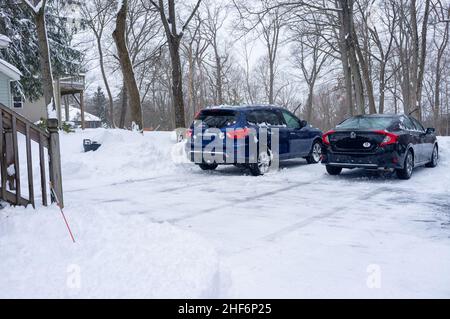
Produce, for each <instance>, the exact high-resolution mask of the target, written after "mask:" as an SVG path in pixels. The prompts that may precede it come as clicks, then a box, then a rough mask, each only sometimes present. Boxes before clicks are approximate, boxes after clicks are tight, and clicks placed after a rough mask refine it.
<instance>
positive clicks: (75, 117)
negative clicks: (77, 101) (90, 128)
mask: <svg viewBox="0 0 450 319" xmlns="http://www.w3.org/2000/svg"><path fill="white" fill-rule="evenodd" d="M61 108H62V110H61V121H67V120H66V112H64V106H62V107H61ZM84 120H85V121H86V122H100V121H101V119H100V118H99V117H98V116H95V115H93V114H91V113H88V112H84ZM68 121H70V122H75V121H81V110H80V109H79V108H77V107H75V106H73V105H69V120H68Z"/></svg>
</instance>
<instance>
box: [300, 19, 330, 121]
mask: <svg viewBox="0 0 450 319" xmlns="http://www.w3.org/2000/svg"><path fill="white" fill-rule="evenodd" d="M311 18H312V19H313V20H310V21H314V18H315V16H314V15H312V16H311ZM321 32H322V29H321V27H320V26H318V24H315V23H313V28H311V26H309V25H306V26H300V28H299V27H298V24H295V26H294V33H295V35H296V36H294V37H293V39H295V42H294V45H295V48H294V61H295V63H296V65H297V66H298V67H299V68H300V70H301V72H302V75H303V80H304V81H305V82H306V84H307V85H308V98H307V100H306V105H305V107H306V120H307V121H308V122H311V120H312V115H313V98H314V87H315V84H316V81H317V80H318V79H319V76H320V72H321V70H322V68H323V67H324V66H325V65H326V62H327V60H328V59H329V58H330V54H329V52H327V50H329V49H328V48H326V43H324V41H323V37H322V35H321Z"/></svg>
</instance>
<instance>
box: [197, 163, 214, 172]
mask: <svg viewBox="0 0 450 319" xmlns="http://www.w3.org/2000/svg"><path fill="white" fill-rule="evenodd" d="M198 166H200V168H201V169H202V170H204V171H213V170H215V169H216V168H217V166H218V165H217V164H206V163H202V164H198Z"/></svg>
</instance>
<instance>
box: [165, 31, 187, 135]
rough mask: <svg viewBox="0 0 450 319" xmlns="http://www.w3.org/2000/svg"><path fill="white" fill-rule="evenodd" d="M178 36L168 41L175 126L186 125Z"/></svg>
mask: <svg viewBox="0 0 450 319" xmlns="http://www.w3.org/2000/svg"><path fill="white" fill-rule="evenodd" d="M179 45H180V43H179V39H178V37H176V38H174V37H171V39H170V41H169V50H170V59H171V62H172V95H173V108H174V111H175V127H176V128H179V127H186V120H185V116H184V100H183V75H182V73H181V62H180V50H179Z"/></svg>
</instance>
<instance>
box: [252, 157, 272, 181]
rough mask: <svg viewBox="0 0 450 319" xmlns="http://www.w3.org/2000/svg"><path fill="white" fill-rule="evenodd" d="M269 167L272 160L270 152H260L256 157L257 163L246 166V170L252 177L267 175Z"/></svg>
mask: <svg viewBox="0 0 450 319" xmlns="http://www.w3.org/2000/svg"><path fill="white" fill-rule="evenodd" d="M271 165H272V158H271V156H270V152H262V153H260V154H259V156H258V162H257V163H254V164H250V165H248V168H249V170H250V173H251V174H252V175H253V176H259V175H264V174H265V173H267V172H268V171H269V169H270V166H271Z"/></svg>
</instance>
